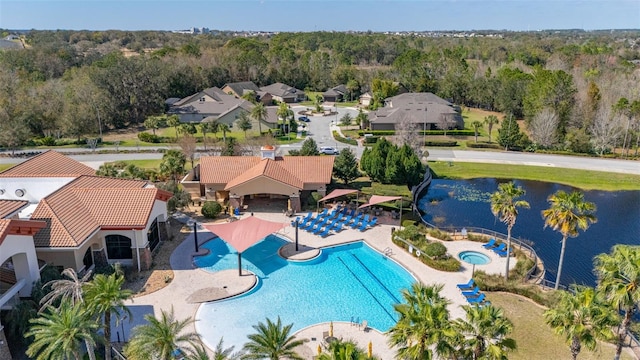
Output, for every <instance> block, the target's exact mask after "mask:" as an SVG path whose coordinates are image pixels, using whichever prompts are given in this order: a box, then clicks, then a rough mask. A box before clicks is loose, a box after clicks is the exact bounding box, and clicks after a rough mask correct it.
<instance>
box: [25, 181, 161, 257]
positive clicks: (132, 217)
mask: <svg viewBox="0 0 640 360" xmlns="http://www.w3.org/2000/svg"><path fill="white" fill-rule="evenodd" d="M146 185H147V182H145V181H139V180H128V179H113V178H103V177H97V176H82V177H80V178H78V179H76V180H74V181H72V182H71V183H69V184H67V185H66V186H64V187H62V188H60V189H59V190H58V191H56V192H54V193H53V194H51V195H49V196H47V197H46V198H44V199H42V200H41V201H40V203H39V204H38V207H37V208H36V210H35V211H34V212H33V215H32V216H31V218H32V219H38V220H44V221H46V222H47V223H48V225H49V226H47V228H46V229H44V230H42V231H40V232H39V233H38V234H36V236H35V237H34V240H35V244H36V247H77V246H79V245H80V244H82V243H83V242H84V241H85V240H86V239H87V237H88V236H90V235H91V234H92V233H94V232H95V231H97V230H98V229H100V228H127V229H141V228H144V227H145V226H146V224H147V222H148V220H149V215H150V214H151V210H152V208H153V205H154V202H155V200H156V199H159V200H162V201H166V200H167V199H168V198H169V197H171V194H170V193H168V192H166V191H164V190H160V189H157V188H153V187H146Z"/></svg>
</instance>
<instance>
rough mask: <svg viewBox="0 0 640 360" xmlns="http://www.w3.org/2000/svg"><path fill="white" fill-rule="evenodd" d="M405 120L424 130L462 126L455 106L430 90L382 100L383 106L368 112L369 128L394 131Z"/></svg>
mask: <svg viewBox="0 0 640 360" xmlns="http://www.w3.org/2000/svg"><path fill="white" fill-rule="evenodd" d="M403 121H408V122H410V123H412V124H414V125H415V126H416V127H418V128H420V129H424V130H434V129H444V128H446V129H453V128H455V129H464V119H463V118H462V115H461V114H460V112H459V110H458V108H457V107H455V106H454V105H453V104H452V103H450V102H449V101H447V100H444V99H442V98H441V97H439V96H436V95H434V94H432V93H405V94H400V95H396V96H393V97H390V98H387V99H385V104H384V107H382V108H379V109H378V110H376V111H373V112H370V113H369V124H370V128H371V130H394V129H395V127H396V124H398V123H400V122H403Z"/></svg>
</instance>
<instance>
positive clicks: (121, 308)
mask: <svg viewBox="0 0 640 360" xmlns="http://www.w3.org/2000/svg"><path fill="white" fill-rule="evenodd" d="M123 283H124V276H122V275H121V274H117V273H114V274H111V275H109V276H106V275H104V274H98V275H96V276H95V277H94V278H93V280H92V281H91V282H89V283H87V284H86V285H85V294H84V296H85V298H86V301H87V307H88V309H89V311H90V312H91V313H92V314H94V315H99V316H100V318H101V319H103V324H102V326H103V329H104V337H105V339H106V340H107V341H106V342H105V360H110V359H111V351H109V344H110V343H111V314H112V313H113V314H115V316H116V326H118V324H119V323H120V321H122V315H123V313H126V314H127V315H128V316H129V319H131V311H129V308H128V307H126V306H125V304H124V302H125V300H127V299H130V298H131V296H132V295H133V293H132V292H131V290H128V289H123V288H122V284H123Z"/></svg>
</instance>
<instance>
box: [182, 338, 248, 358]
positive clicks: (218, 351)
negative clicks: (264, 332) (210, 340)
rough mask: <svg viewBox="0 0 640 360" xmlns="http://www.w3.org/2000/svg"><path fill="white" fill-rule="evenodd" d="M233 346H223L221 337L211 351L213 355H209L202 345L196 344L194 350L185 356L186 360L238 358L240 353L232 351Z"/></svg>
mask: <svg viewBox="0 0 640 360" xmlns="http://www.w3.org/2000/svg"><path fill="white" fill-rule="evenodd" d="M233 349H234V346H231V347H228V348H225V347H224V344H223V339H222V338H221V339H220V341H219V342H218V345H216V348H215V350H214V351H213V357H211V358H210V357H209V356H208V355H207V352H206V350H205V348H204V346H202V345H198V346H197V347H196V348H195V349H194V351H192V352H191V353H190V354H189V356H187V359H188V360H209V359H211V360H238V359H240V355H241V354H240V353H237V352H236V353H234V352H233Z"/></svg>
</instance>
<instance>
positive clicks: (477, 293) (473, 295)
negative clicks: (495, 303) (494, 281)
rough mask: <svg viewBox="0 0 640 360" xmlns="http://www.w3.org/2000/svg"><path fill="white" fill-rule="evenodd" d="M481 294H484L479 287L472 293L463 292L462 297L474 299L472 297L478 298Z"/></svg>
mask: <svg viewBox="0 0 640 360" xmlns="http://www.w3.org/2000/svg"><path fill="white" fill-rule="evenodd" d="M480 294H482V292H481V291H480V288H479V287H477V286H476V287H474V288H473V290H471V291H463V292H462V295H464V297H466V298H472V297H478V296H480Z"/></svg>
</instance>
